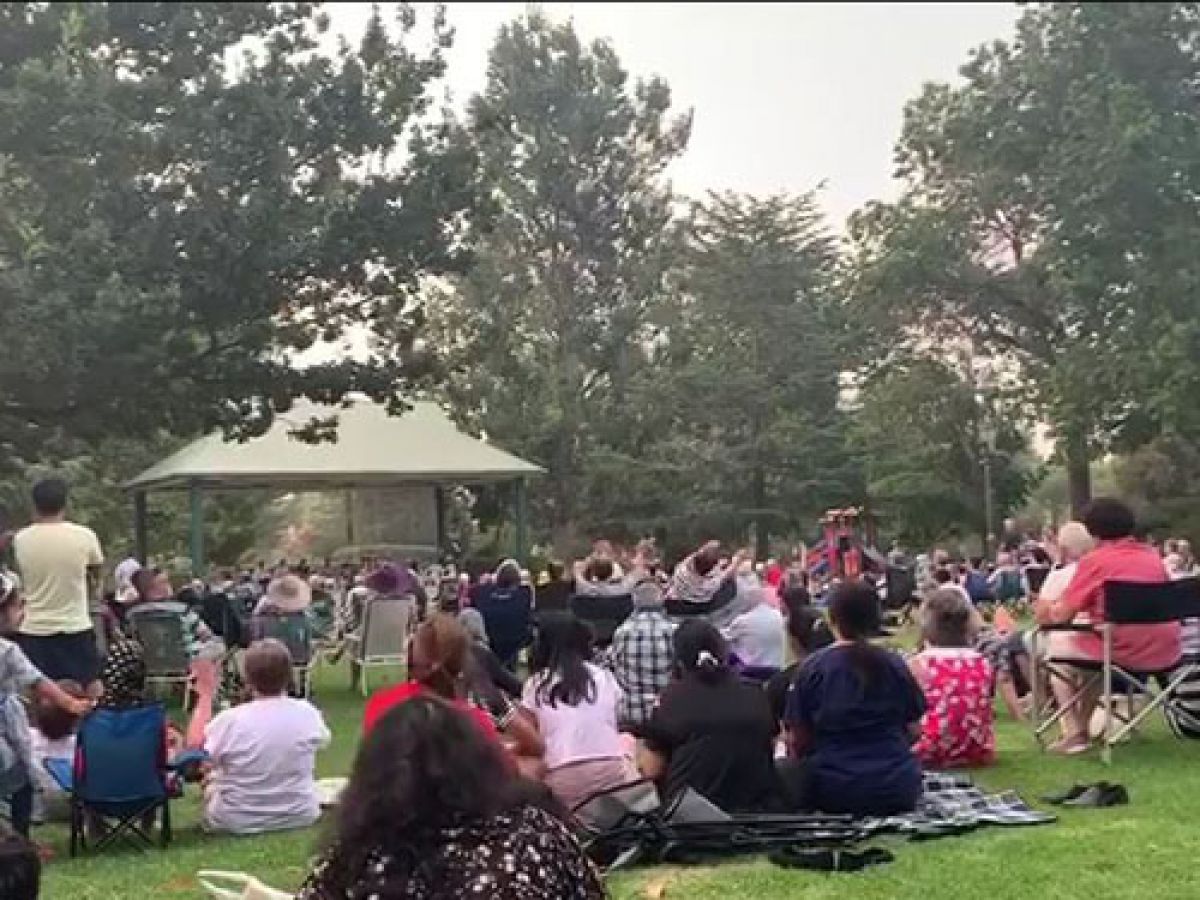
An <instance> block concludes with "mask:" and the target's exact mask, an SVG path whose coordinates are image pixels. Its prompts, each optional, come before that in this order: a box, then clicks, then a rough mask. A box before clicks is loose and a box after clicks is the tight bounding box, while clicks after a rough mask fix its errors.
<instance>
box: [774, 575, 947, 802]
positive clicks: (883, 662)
mask: <svg viewBox="0 0 1200 900" xmlns="http://www.w3.org/2000/svg"><path fill="white" fill-rule="evenodd" d="M963 602H967V601H966V600H965V599H964V601H963ZM829 616H830V619H831V620H832V623H833V631H834V634H835V635H836V637H837V642H836V643H834V644H833V645H832V646H830V647H828V648H826V649H824V650H822V651H820V652H819V653H814V654H813V655H812V656H810V657H809V658H808V659H807V660H806V661H805V662H804V664H803V665H802V666H801V667H800V671H799V672H798V673H797V675H796V680H795V682H794V683H793V685H792V690H791V692H790V693H789V695H788V702H787V708H786V710H785V712H784V724H785V728H786V732H787V742H788V755H789V759H788V761H787V763H786V764H785V766H784V771H785V780H786V782H787V785H788V789H789V793H790V794H791V797H792V802H793V804H794V805H795V806H796V807H797V808H800V809H816V810H820V811H822V812H828V813H849V814H851V815H858V816H888V815H894V814H896V813H902V812H908V811H910V810H912V809H913V808H914V807H915V806H916V804H917V800H918V799H919V798H920V796H921V789H922V777H921V766H920V763H919V762H918V761H917V758H916V756H915V755H913V751H912V744H913V742H914V741H915V740H916V739H917V737H918V735H919V725H920V722H921V718H922V716H924V715H925V695H924V693H923V692H922V690H921V687H920V685H918V684H917V682H916V680H915V679H914V678H913V677H912V673H911V672H909V670H908V667H907V666H906V665H905V663H904V660H903V659H901V658H900V657H899V656H898V655H897V654H895V653H892V652H890V651H888V650H884V649H883V648H882V647H876V646H874V645H873V644H872V643H871V638H872V637H874V636H875V635H876V634H877V633H878V632H879V623H880V617H881V612H880V608H879V596H878V594H876V592H875V590H874V588H872V587H871V586H870V585H869V584H867V583H866V582H864V581H859V580H857V579H856V580H852V581H846V582H843V583H841V584H839V585H838V586H837V587H835V588H834V589H833V591H832V596H831V598H830V606H829Z"/></svg>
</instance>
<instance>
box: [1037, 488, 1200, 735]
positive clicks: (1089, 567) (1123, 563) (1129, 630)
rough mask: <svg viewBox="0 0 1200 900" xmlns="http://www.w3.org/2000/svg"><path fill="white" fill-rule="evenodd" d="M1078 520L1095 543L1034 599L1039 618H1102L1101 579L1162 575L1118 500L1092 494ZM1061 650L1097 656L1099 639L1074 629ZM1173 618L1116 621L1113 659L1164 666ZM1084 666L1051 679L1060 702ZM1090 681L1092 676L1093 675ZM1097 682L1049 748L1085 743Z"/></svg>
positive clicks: (1175, 655)
mask: <svg viewBox="0 0 1200 900" xmlns="http://www.w3.org/2000/svg"><path fill="white" fill-rule="evenodd" d="M1083 524H1084V526H1085V527H1086V528H1087V530H1088V532H1089V533H1090V534H1091V535H1092V537H1093V538H1095V539H1096V541H1097V542H1098V543H1097V546H1096V548H1095V549H1094V550H1092V551H1091V552H1090V553H1088V554H1087V555H1086V556H1084V557H1083V559H1081V560H1080V561H1079V566H1078V568H1077V569H1076V570H1075V574H1074V575H1073V576H1072V577H1071V582H1070V584H1068V585H1067V589H1066V591H1065V592H1064V593H1063V594H1062V596H1061V597H1060V598H1058V599H1057V600H1051V599H1045V600H1042V601H1040V602H1039V603H1038V606H1037V608H1036V610H1035V616H1036V618H1037V621H1038V623H1039V624H1043V625H1046V624H1059V623H1064V622H1072V621H1084V622H1091V623H1093V624H1099V623H1101V622H1103V621H1104V584H1105V582H1107V581H1135V582H1145V583H1148V584H1157V583H1160V582H1164V581H1167V580H1168V575H1167V570H1166V567H1165V566H1164V565H1163V561H1162V558H1161V557H1160V556H1159V555H1158V553H1157V552H1155V550H1154V548H1153V547H1150V546H1149V545H1147V544H1144V543H1142V542H1140V541H1138V540H1137V539H1135V538H1134V536H1133V535H1134V531H1135V529H1136V521H1135V519H1134V515H1133V512H1132V511H1131V510H1130V509H1129V507H1127V506H1126V505H1125V504H1123V503H1121V502H1120V501H1118V500H1096V501H1094V502H1093V503H1092V504H1091V506H1089V507H1088V509H1087V511H1086V512H1085V513H1084V516H1083ZM1062 646H1063V649H1064V650H1065V651H1066V652H1063V653H1061V654H1057V655H1061V656H1068V657H1074V658H1078V659H1080V660H1081V661H1086V662H1090V663H1095V662H1099V661H1100V660H1101V659H1102V656H1103V645H1102V642H1101V639H1100V637H1099V635H1096V634H1085V633H1076V634H1071V635H1069V636H1068V638H1067V640H1065V641H1064V643H1063V645H1062ZM1180 652H1181V651H1180V635H1179V623H1177V622H1169V623H1166V624H1162V625H1119V626H1117V627H1116V628H1115V629H1114V630H1113V661H1114V662H1116V663H1117V664H1118V665H1120V666H1122V667H1123V668H1126V669H1132V670H1135V671H1139V672H1160V671H1164V670H1166V669H1170V668H1171V667H1172V666H1174V665H1175V664H1176V663H1177V662H1178V661H1179V656H1180ZM1086 675H1087V672H1086V670H1077V671H1075V672H1074V673H1073V674H1072V676H1071V677H1070V680H1063V679H1057V678H1056V679H1052V684H1051V688H1052V690H1053V691H1054V696H1055V699H1056V701H1057V702H1058V703H1059V704H1061V705H1063V706H1066V705H1068V704H1069V701H1070V699H1071V696H1072V694H1073V693H1074V692H1075V690H1076V688H1077V687H1078V686H1079V685H1080V684H1082V681H1083V679H1084V678H1085V676H1086ZM1093 681H1094V680H1093ZM1100 691H1101V686H1100V685H1099V684H1093V685H1092V686H1091V688H1090V689H1089V690H1088V691H1086V692H1085V693H1084V694H1083V695H1082V696H1081V697H1080V698H1079V700H1078V701H1077V702H1076V703H1074V704H1069V705H1070V706H1071V709H1070V711H1069V712H1068V713H1067V715H1066V716H1064V722H1065V724H1066V726H1067V733H1066V734H1065V735H1064V737H1063V739H1062V740H1061V741H1059V742H1058V743H1057V744H1055V745H1054V746H1053V747H1052V748H1051V749H1052V750H1055V751H1057V752H1059V753H1068V754H1074V753H1080V752H1082V751H1084V750H1086V749H1087V747H1088V743H1089V739H1088V723H1089V721H1090V720H1091V716H1092V712H1093V711H1094V710H1095V708H1096V703H1097V702H1098V701H1099V699H1100Z"/></svg>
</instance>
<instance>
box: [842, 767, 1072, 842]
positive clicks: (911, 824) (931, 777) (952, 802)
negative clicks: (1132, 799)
mask: <svg viewBox="0 0 1200 900" xmlns="http://www.w3.org/2000/svg"><path fill="white" fill-rule="evenodd" d="M1056 820H1057V816H1054V815H1051V814H1050V813H1044V812H1040V811H1039V810H1036V809H1034V808H1033V807H1031V806H1029V804H1027V803H1026V802H1025V801H1024V800H1022V799H1021V796H1020V795H1019V794H1018V793H1017V792H1016V791H1005V792H1004V793H1002V794H985V793H984V792H983V791H981V790H980V789H979V788H978V787H977V786H976V785H975V783H974V782H973V781H971V779H970V777H969V776H967V775H960V774H951V773H947V772H926V773H925V794H924V796H923V797H922V798H921V802H920V804H918V806H917V808H916V810H915V811H913V812H911V813H905V814H904V815H900V816H888V817H886V818H874V819H861V820H859V821H858V822H856V823H855V824H856V825H858V826H859V827H860V828H861V829H862V830H863V832H865V833H866V834H869V835H873V834H880V833H883V832H887V831H896V832H900V833H901V834H908V835H911V836H912V837H913V839H914V840H920V839H923V838H932V837H942V836H945V835H950V834H960V833H962V832H964V831H970V830H972V829H975V828H978V827H979V826H981V825H1045V824H1048V823H1050V822H1054V821H1056Z"/></svg>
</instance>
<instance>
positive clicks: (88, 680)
mask: <svg viewBox="0 0 1200 900" xmlns="http://www.w3.org/2000/svg"><path fill="white" fill-rule="evenodd" d="M33 507H34V513H35V515H34V521H33V524H31V525H29V526H27V527H26V528H23V529H21V531H19V532H18V533H17V535H16V537H15V538H14V539H13V552H14V556H15V558H16V564H17V570H18V571H19V572H20V574H21V579H22V586H23V592H24V595H25V604H26V611H25V621H24V624H23V625H22V626H21V633H20V635H19V636H18V638H17V641H18V643H19V644H20V645H21V649H22V650H23V651H25V655H26V656H28V657H29V660H30V662H32V663H33V665H34V666H36V667H37V668H38V670H39V671H41V672H42V674H44V675H45V676H46V677H47V678H49V679H51V680H54V681H56V680H58V679H62V678H67V679H70V680H72V681H77V682H78V683H79V684H82V685H84V686H85V688H86V689H87V691H88V694H89V695H90V696H92V697H97V696H99V694H100V682H99V676H100V651H99V647H98V646H97V644H96V630H95V627H94V624H93V622H92V615H91V613H92V609H91V601H92V595H93V593H95V592H96V591H97V589H98V586H99V580H100V566H101V565H102V564H103V563H104V554H103V553H102V552H101V550H100V541H99V539H97V537H96V533H95V532H94V531H92V530H91V529H90V528H86V527H84V526H83V525H76V524H75V523H74V522H68V521H67V485H66V482H64V481H62V480H61V479H59V478H46V479H43V480H42V481H39V482H38V483H37V484H35V485H34V486H33Z"/></svg>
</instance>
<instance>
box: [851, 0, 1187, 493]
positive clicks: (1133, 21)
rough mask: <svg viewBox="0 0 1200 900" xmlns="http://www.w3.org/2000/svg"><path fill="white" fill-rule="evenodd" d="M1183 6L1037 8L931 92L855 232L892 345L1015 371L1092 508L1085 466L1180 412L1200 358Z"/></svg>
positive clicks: (870, 307) (861, 282)
mask: <svg viewBox="0 0 1200 900" xmlns="http://www.w3.org/2000/svg"><path fill="white" fill-rule="evenodd" d="M1197 9H1198V7H1197V6H1196V5H1195V4H1191V3H1180V4H1165V3H1162V4H1088V3H1061V4H1041V5H1036V6H1031V7H1030V8H1028V9H1027V10H1026V12H1025V13H1024V14H1023V15H1022V18H1021V20H1020V23H1019V25H1018V30H1017V37H1016V39H1015V40H1014V41H1013V42H1012V43H1011V44H1005V43H1001V42H997V43H995V44H993V45H991V46H987V47H983V48H980V49H979V50H978V51H976V52H975V53H974V54H973V55H972V57H971V59H970V61H969V62H968V63H967V65H965V66H964V67H963V69H962V74H963V76H964V78H965V84H963V85H962V86H961V87H949V86H947V85H931V86H928V87H927V88H926V89H925V91H924V93H923V94H922V95H921V96H920V97H919V98H918V99H917V100H915V101H913V102H912V103H910V104H909V106H908V108H907V109H906V111H905V123H904V130H903V134H902V137H901V139H900V142H899V145H898V146H897V148H896V161H897V168H898V174H900V175H901V176H903V177H904V178H905V179H906V181H907V182H908V185H909V188H908V191H907V193H906V194H905V196H904V197H903V198H902V199H901V200H900V201H899V202H897V203H895V204H872V205H871V206H869V207H868V208H867V209H866V210H865V211H864V212H863V213H862V214H860V215H859V216H857V217H856V218H855V220H854V221H853V223H852V231H853V233H854V236H855V238H856V263H857V281H856V285H855V286H856V289H857V295H858V297H859V298H860V299H861V300H862V303H863V314H864V316H865V318H866V319H867V320H868V321H869V322H871V323H872V325H873V326H874V327H875V328H876V329H877V335H878V336H879V337H881V338H882V339H883V340H885V341H887V342H888V343H889V344H895V343H900V342H902V341H901V340H900V339H907V340H909V341H910V342H912V341H917V342H919V341H929V340H930V339H935V340H946V339H955V340H964V341H970V342H973V343H975V344H976V345H977V346H978V347H980V348H982V349H984V350H986V351H988V352H991V353H994V354H1001V355H1004V356H1006V357H1008V358H1009V359H1011V360H1012V361H1013V362H1014V363H1016V364H1017V365H1019V366H1020V367H1021V372H1022V374H1023V376H1024V380H1023V381H1024V386H1025V387H1026V388H1027V396H1026V399H1027V400H1028V401H1029V402H1030V403H1031V404H1032V406H1033V408H1034V409H1035V410H1036V411H1037V413H1038V414H1039V415H1041V416H1043V417H1045V418H1046V419H1047V420H1049V421H1050V422H1051V423H1052V424H1053V425H1054V427H1055V429H1056V432H1057V435H1058V437H1059V439H1060V450H1062V451H1063V453H1064V455H1065V456H1066V457H1067V460H1068V462H1069V464H1070V466H1069V469H1070V474H1071V476H1072V481H1073V482H1076V483H1075V484H1074V488H1075V489H1074V490H1073V492H1072V493H1073V500H1075V501H1076V505H1078V501H1079V500H1082V499H1086V492H1087V484H1086V476H1087V466H1086V462H1087V459H1088V458H1090V457H1091V456H1094V455H1095V454H1097V453H1098V452H1101V451H1102V450H1104V449H1105V448H1107V447H1109V446H1111V445H1112V444H1113V442H1114V441H1116V440H1118V439H1120V438H1121V437H1122V436H1123V435H1127V436H1133V435H1134V434H1135V433H1140V434H1142V435H1143V437H1144V434H1145V433H1146V432H1147V431H1149V432H1151V433H1152V432H1153V430H1154V428H1155V427H1156V425H1157V426H1161V425H1162V424H1163V423H1166V422H1168V421H1170V420H1172V419H1176V418H1178V417H1179V416H1182V415H1194V413H1193V410H1194V409H1195V403H1194V402H1192V401H1191V400H1190V399H1189V398H1190V397H1193V396H1194V391H1195V387H1196V378H1197V377H1198V376H1200V368H1198V367H1197V365H1196V360H1197V359H1200V355H1197V353H1196V350H1197V349H1200V344H1198V343H1197V336H1198V335H1200V326H1198V325H1197V322H1200V315H1197V313H1198V312H1200V310H1198V309H1197V302H1198V300H1200V292H1198V291H1197V289H1196V288H1197V284H1200V257H1198V256H1197V254H1196V253H1195V247H1196V246H1197V241H1198V240H1200V217H1198V216H1197V215H1196V208H1195V197H1196V195H1197V190H1198V189H1200V153H1198V152H1197V147H1198V146H1200V113H1198V110H1197V107H1196V104H1195V83H1196V79H1197V77H1198V76H1200V45H1197V42H1196V41H1195V27H1196V21H1197Z"/></svg>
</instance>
